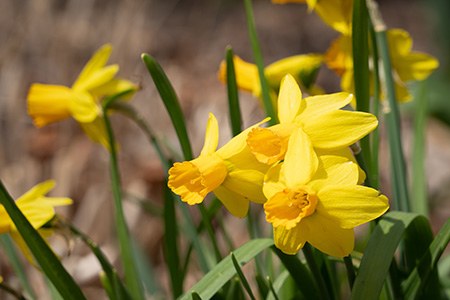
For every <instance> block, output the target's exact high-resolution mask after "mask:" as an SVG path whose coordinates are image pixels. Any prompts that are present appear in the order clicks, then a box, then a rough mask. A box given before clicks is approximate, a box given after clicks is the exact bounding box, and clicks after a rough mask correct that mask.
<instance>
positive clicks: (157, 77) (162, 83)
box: [142, 53, 193, 160]
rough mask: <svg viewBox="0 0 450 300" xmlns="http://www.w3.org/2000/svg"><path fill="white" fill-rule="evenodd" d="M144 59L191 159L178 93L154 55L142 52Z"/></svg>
mask: <svg viewBox="0 0 450 300" xmlns="http://www.w3.org/2000/svg"><path fill="white" fill-rule="evenodd" d="M142 60H143V61H144V63H145V66H146V67H147V70H148V72H149V73H150V75H151V76H152V78H153V82H154V83H155V86H156V88H157V89H158V92H159V94H160V95H161V99H162V100H163V103H164V105H165V106H166V110H167V112H168V113H169V116H170V119H171V120H172V124H173V126H174V128H175V131H176V133H177V136H178V140H179V141H180V144H181V149H182V151H183V154H184V159H186V160H191V159H192V158H193V155H192V148H191V143H190V142H189V136H188V134H187V131H186V126H185V121H184V115H183V112H182V111H181V107H180V102H179V101H178V97H177V94H176V93H175V90H174V89H173V87H172V84H171V83H170V81H169V78H167V75H166V73H165V72H164V70H163V69H162V68H161V66H160V65H159V63H158V62H157V61H156V60H155V59H154V58H153V57H152V56H150V55H148V54H146V53H144V54H142Z"/></svg>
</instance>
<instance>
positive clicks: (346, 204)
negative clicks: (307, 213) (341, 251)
mask: <svg viewBox="0 0 450 300" xmlns="http://www.w3.org/2000/svg"><path fill="white" fill-rule="evenodd" d="M318 196H319V199H320V202H319V205H318V206H317V212H318V213H319V214H322V215H324V216H327V218H329V219H331V220H333V221H334V222H335V223H337V224H338V225H339V226H340V227H342V228H346V229H351V228H354V227H356V226H359V225H361V224H364V223H367V222H369V221H372V220H374V219H376V218H378V217H380V216H381V215H382V214H384V213H385V212H386V211H387V210H388V208H389V204H388V199H387V198H386V196H384V195H381V194H380V192H379V191H377V190H375V189H372V188H369V187H365V186H360V185H335V186H329V187H325V188H323V189H322V190H320V191H319V192H318Z"/></svg>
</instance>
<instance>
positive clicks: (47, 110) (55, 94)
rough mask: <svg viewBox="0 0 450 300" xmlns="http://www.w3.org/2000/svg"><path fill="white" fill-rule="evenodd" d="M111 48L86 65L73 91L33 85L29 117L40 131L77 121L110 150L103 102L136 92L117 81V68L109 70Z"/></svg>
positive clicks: (93, 57) (124, 81)
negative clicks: (58, 123)
mask: <svg viewBox="0 0 450 300" xmlns="http://www.w3.org/2000/svg"><path fill="white" fill-rule="evenodd" d="M111 51H112V47H111V45H109V44H106V45H104V46H102V47H101V48H100V49H99V50H98V51H97V52H96V53H95V54H94V55H93V56H92V58H91V59H90V60H89V61H88V62H87V64H86V66H85V67H84V68H83V70H82V71H81V73H80V75H79V76H78V78H77V79H76V80H75V83H74V84H73V85H72V87H70V88H69V87H66V86H62V85H50V84H41V83H34V84H32V85H31V87H30V90H29V92H28V97H27V100H28V114H29V115H30V116H31V118H32V119H33V122H34V124H35V125H36V126H37V127H43V126H45V125H48V124H50V123H53V122H57V121H61V120H64V119H67V118H69V117H72V118H74V119H75V120H76V121H77V122H78V123H79V124H80V126H81V127H82V129H83V130H84V131H85V132H86V134H87V135H88V136H89V137H90V138H91V139H92V140H93V141H95V142H98V143H100V144H102V145H103V146H104V147H105V148H107V149H108V148H109V146H108V140H107V138H106V129H105V124H104V120H103V117H102V108H101V100H102V99H103V98H104V97H106V96H111V95H115V94H119V93H121V92H125V91H128V90H135V89H136V86H135V85H134V84H133V83H131V82H130V81H127V80H123V79H117V78H116V74H117V72H118V71H119V66H118V65H109V66H106V63H107V62H108V59H109V57H110V55H111Z"/></svg>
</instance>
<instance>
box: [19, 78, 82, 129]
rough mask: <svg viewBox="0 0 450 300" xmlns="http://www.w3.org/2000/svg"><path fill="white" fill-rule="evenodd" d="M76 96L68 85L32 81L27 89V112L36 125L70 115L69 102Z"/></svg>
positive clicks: (45, 123) (42, 124) (39, 125)
mask: <svg viewBox="0 0 450 300" xmlns="http://www.w3.org/2000/svg"><path fill="white" fill-rule="evenodd" d="M74 98H76V96H75V95H74V93H73V92H72V90H71V89H70V88H68V87H65V86H61V85H49V84H39V83H34V84H32V85H31V87H30V90H29V91H28V96H27V101H28V114H29V115H30V116H31V118H32V119H33V122H34V124H35V125H36V126H37V127H42V126H45V125H47V124H50V123H53V122H57V121H60V120H63V119H66V118H68V117H70V104H71V102H73V100H74Z"/></svg>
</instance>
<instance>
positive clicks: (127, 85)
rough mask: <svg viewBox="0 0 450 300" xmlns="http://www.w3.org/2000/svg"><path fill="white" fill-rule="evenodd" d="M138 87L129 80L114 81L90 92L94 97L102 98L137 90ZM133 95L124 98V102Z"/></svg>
mask: <svg viewBox="0 0 450 300" xmlns="http://www.w3.org/2000/svg"><path fill="white" fill-rule="evenodd" d="M137 89H138V86H136V85H135V84H134V83H132V82H131V81H128V80H123V79H112V80H110V81H108V82H107V83H105V84H103V85H101V86H99V87H96V88H95V89H92V90H91V91H90V92H91V94H92V95H93V96H94V97H98V98H101V97H103V96H110V95H116V94H119V93H122V92H125V91H129V90H137ZM132 94H133V93H130V94H127V95H125V96H124V97H123V99H124V100H128V99H130V98H131V96H132Z"/></svg>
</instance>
